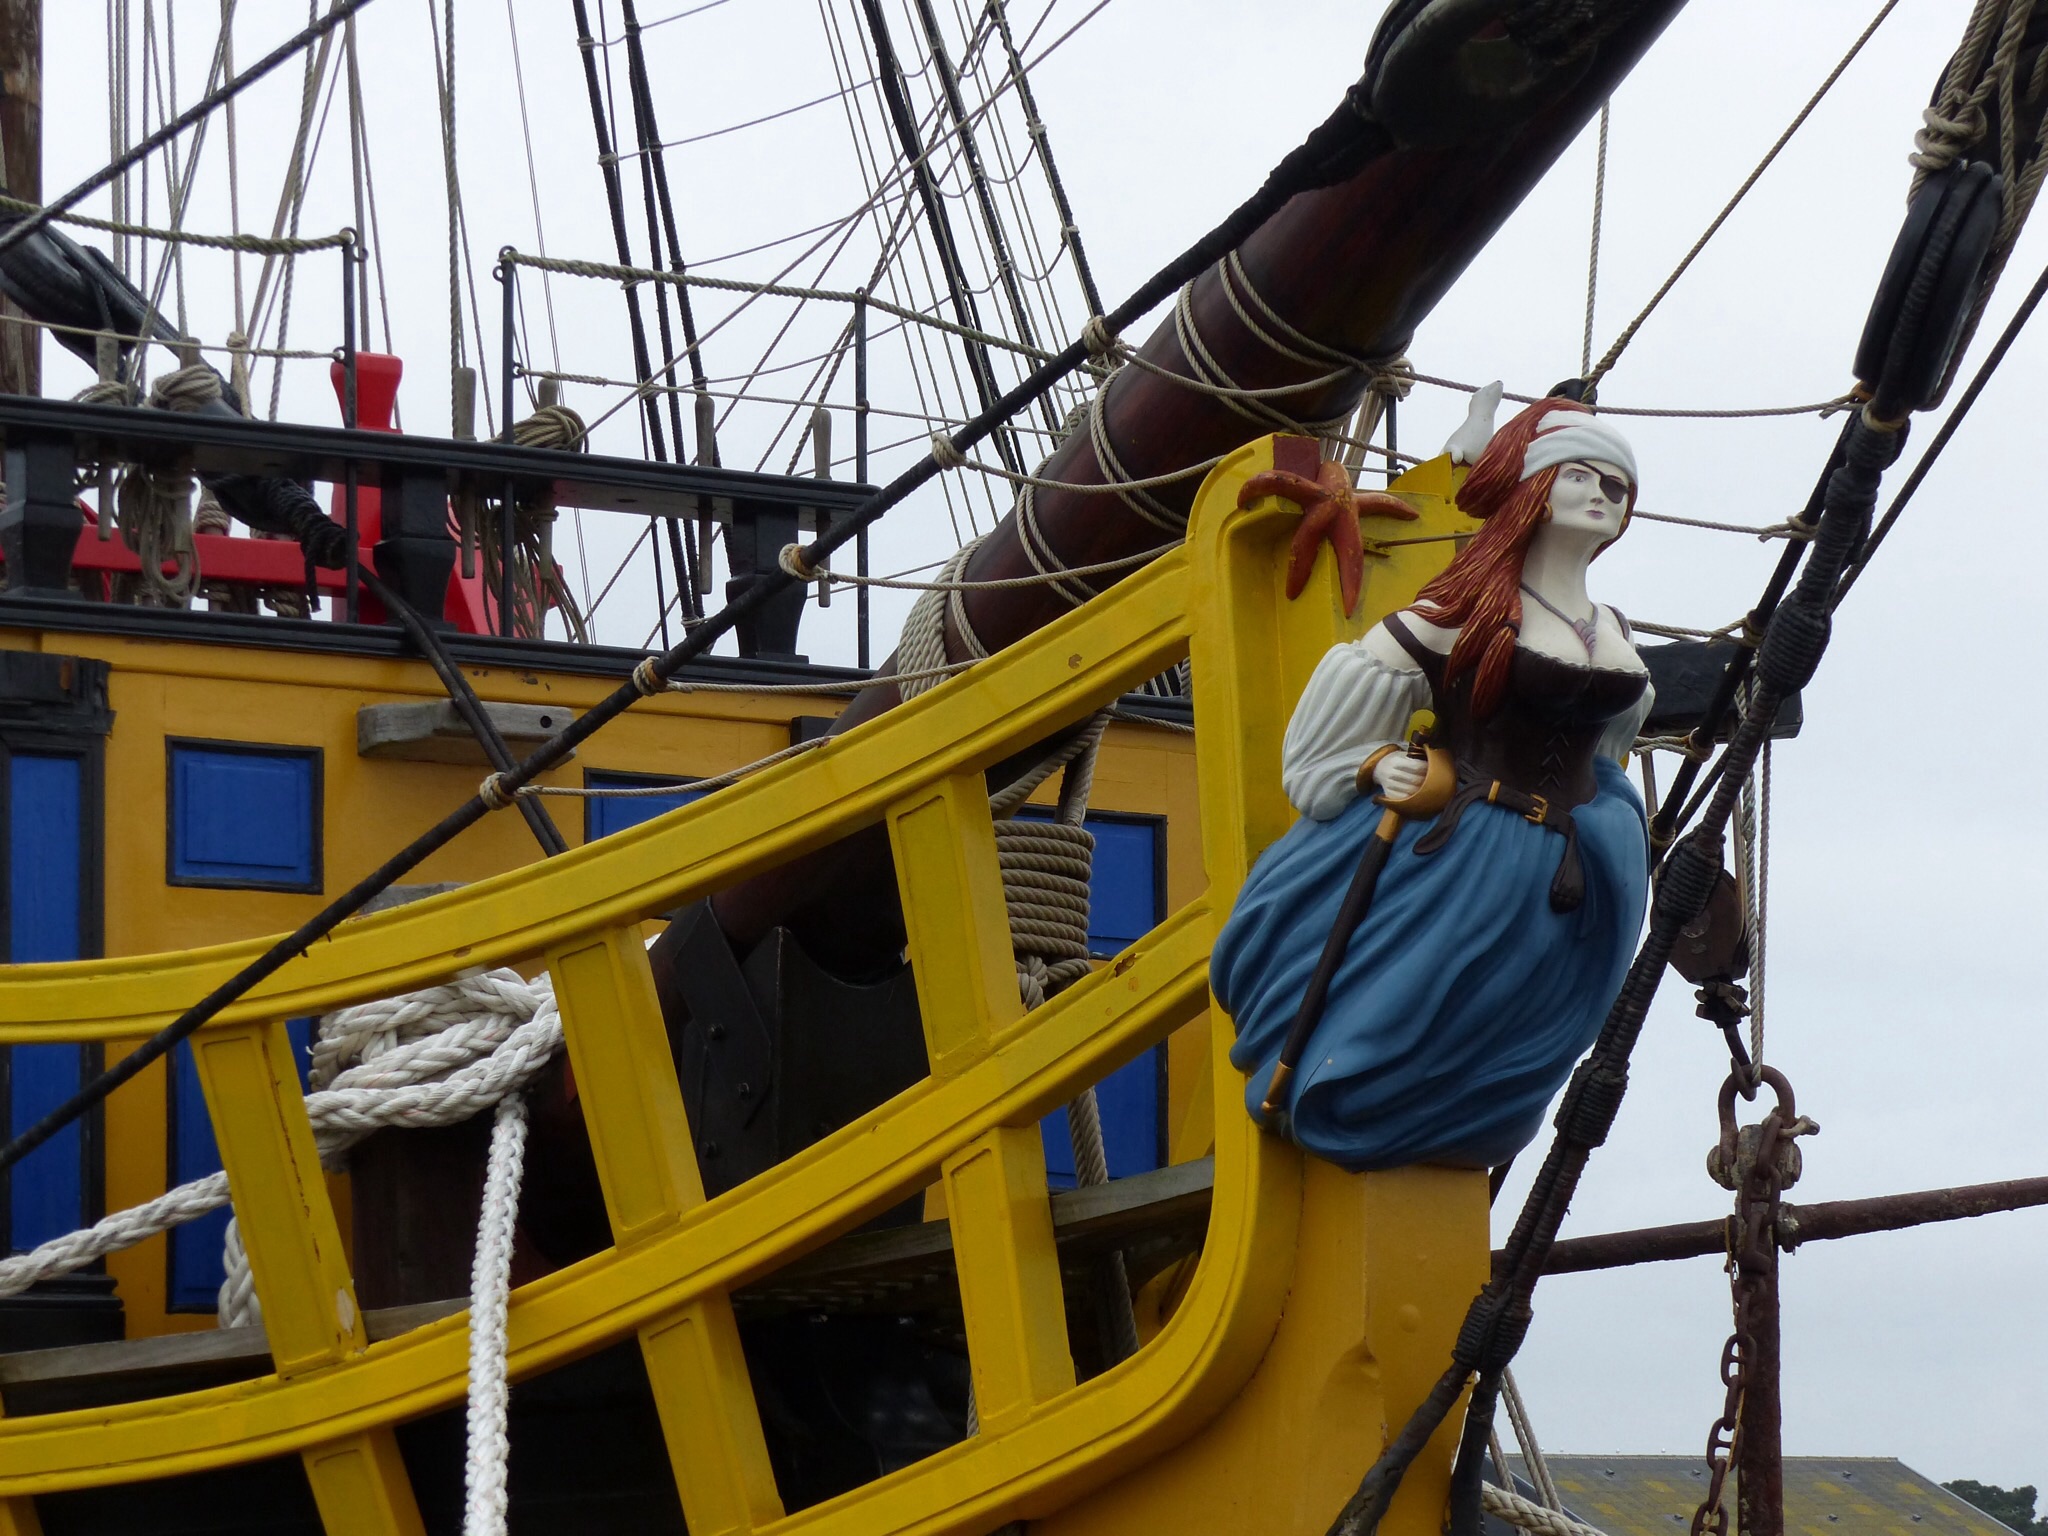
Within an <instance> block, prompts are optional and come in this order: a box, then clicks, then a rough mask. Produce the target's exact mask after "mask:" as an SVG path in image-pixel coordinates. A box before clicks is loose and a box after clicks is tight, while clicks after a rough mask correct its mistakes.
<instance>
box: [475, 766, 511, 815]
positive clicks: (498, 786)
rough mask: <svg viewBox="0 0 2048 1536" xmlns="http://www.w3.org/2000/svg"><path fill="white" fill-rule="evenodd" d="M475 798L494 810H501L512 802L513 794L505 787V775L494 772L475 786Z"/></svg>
mask: <svg viewBox="0 0 2048 1536" xmlns="http://www.w3.org/2000/svg"><path fill="white" fill-rule="evenodd" d="M476 794H477V798H478V799H479V800H481V801H483V803H484V804H485V805H487V806H488V807H490V808H491V809H492V810H494V811H502V810H504V809H505V808H506V807H508V806H509V805H511V804H512V802H513V799H514V796H513V793H512V792H511V791H510V790H507V789H506V788H505V775H503V774H502V773H494V774H492V775H491V776H490V777H489V778H487V779H485V780H484V781H483V783H481V784H479V785H477V787H476Z"/></svg>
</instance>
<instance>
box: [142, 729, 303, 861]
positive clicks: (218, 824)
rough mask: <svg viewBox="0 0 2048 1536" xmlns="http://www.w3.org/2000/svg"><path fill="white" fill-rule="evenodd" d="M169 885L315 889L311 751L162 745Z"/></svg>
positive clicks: (220, 744) (204, 744) (209, 744)
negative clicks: (166, 754) (166, 763)
mask: <svg viewBox="0 0 2048 1536" xmlns="http://www.w3.org/2000/svg"><path fill="white" fill-rule="evenodd" d="M170 755H171V760H170V827H169V834H170V835H169V847H170V871H169V879H170V883H171V884H173V885H209V886H242V887H250V888H254V889H259V890H281V891H317V890H319V889H320V753H319V750H318V749H317V748H304V747H266V746H242V745H238V744H234V743H223V742H180V741H174V742H172V743H171V744H170Z"/></svg>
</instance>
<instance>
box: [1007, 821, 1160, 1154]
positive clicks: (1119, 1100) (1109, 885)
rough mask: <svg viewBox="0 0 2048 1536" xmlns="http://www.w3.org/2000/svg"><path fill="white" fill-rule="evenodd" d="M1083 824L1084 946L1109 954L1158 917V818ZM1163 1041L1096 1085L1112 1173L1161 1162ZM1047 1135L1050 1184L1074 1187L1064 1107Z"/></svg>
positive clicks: (1050, 1119) (1046, 1123) (1045, 1126)
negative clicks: (1086, 849) (1087, 862)
mask: <svg viewBox="0 0 2048 1536" xmlns="http://www.w3.org/2000/svg"><path fill="white" fill-rule="evenodd" d="M1017 814H1018V816H1019V817H1020V818H1025V819H1029V820H1032V821H1050V820H1052V813H1051V812H1049V811H1046V810H1043V809H1041V808H1040V807H1037V806H1027V807H1026V808H1025V809H1023V810H1021V811H1019V812H1018V813H1017ZM1084 825H1086V826H1087V828H1088V830H1089V831H1090V832H1092V833H1094V834H1095V864H1094V869H1093V872H1092V873H1091V875H1090V877H1089V882H1088V949H1089V952H1090V953H1091V954H1094V955H1096V956H1099V957H1102V958H1105V959H1106V958H1108V957H1109V956H1112V955H1115V954H1117V953H1119V952H1120V951H1122V950H1124V949H1126V948H1128V947H1129V946H1130V945H1131V943H1132V942H1133V941H1135V940H1137V939H1139V938H1142V937H1143V936H1144V935H1145V934H1147V933H1150V932H1151V931H1152V929H1153V928H1154V927H1155V926H1156V925H1157V924H1158V922H1159V919H1160V917H1161V915H1162V914H1161V912H1160V910H1159V908H1160V899H1159V886H1160V874H1161V860H1160V851H1159V850H1160V832H1161V829H1162V827H1163V825H1164V824H1163V822H1162V821H1161V820H1160V819H1159V818H1158V817H1151V816H1108V815H1104V816H1090V817H1088V818H1086V820H1085V822H1084ZM1165 1049H1166V1048H1165V1047H1164V1046H1158V1047H1155V1048H1154V1049H1152V1050H1149V1051H1147V1052H1146V1053H1145V1054H1144V1055H1142V1056H1140V1057H1139V1058H1138V1059H1137V1060H1136V1061H1133V1062H1128V1063H1126V1064H1125V1065H1124V1066H1121V1067H1119V1068H1118V1069H1117V1070H1116V1071H1114V1072H1112V1073H1110V1075H1109V1076H1108V1077H1106V1078H1104V1079H1103V1080H1102V1081H1101V1082H1099V1083H1097V1084H1096V1085H1095V1102H1096V1107H1097V1109H1098V1110H1099V1111H1100V1113H1101V1116H1102V1143H1103V1151H1104V1152H1105V1154H1106V1155H1107V1156H1106V1160H1107V1161H1108V1163H1109V1176H1110V1177H1111V1178H1113V1179H1121V1178H1127V1177H1128V1176H1130V1175H1131V1174H1134V1173H1144V1172H1147V1171H1148V1170H1150V1169H1153V1168H1157V1167H1158V1166H1159V1165H1160V1143H1161V1139H1162V1137H1161V1125H1162V1118H1161V1117H1162V1115H1163V1113H1164V1107H1165V1100H1164V1095H1163V1094H1162V1093H1161V1091H1160V1073H1161V1070H1162V1068H1163V1064H1164V1062H1165V1059H1166V1058H1165V1055H1164V1051H1165ZM1040 1125H1041V1129H1042V1131H1043V1133H1044V1136H1045V1172H1046V1181H1047V1182H1048V1183H1049V1184H1051V1185H1052V1187H1053V1188H1054V1189H1072V1188H1073V1187H1074V1182H1075V1181H1074V1143H1073V1137H1072V1135H1071V1133H1070V1132H1069V1131H1068V1129H1067V1112H1066V1111H1065V1110H1064V1109H1058V1110H1055V1111H1053V1113H1051V1114H1050V1115H1047V1116H1046V1117H1045V1119H1044V1120H1043V1121H1042V1122H1040Z"/></svg>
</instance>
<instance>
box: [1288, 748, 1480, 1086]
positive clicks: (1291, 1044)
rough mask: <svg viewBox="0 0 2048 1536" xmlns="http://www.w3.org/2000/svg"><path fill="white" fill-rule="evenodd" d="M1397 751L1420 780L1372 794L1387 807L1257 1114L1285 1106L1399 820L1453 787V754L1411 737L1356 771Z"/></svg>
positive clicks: (1442, 799) (1435, 805)
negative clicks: (1403, 790) (1404, 790)
mask: <svg viewBox="0 0 2048 1536" xmlns="http://www.w3.org/2000/svg"><path fill="white" fill-rule="evenodd" d="M1399 751H1405V752H1407V753H1408V755H1409V756H1411V757H1416V758H1420V759H1422V760H1423V761H1424V762H1425V763H1426V764H1427V767H1426V768H1425V769H1424V771H1423V776H1422V783H1421V784H1420V785H1419V786H1417V788H1416V790H1415V792H1414V793H1413V794H1410V795H1403V796H1401V797H1400V798H1398V799H1394V800H1389V799H1388V798H1387V797H1386V796H1385V795H1375V796H1373V800H1374V802H1375V803H1376V804H1378V805H1381V806H1383V807H1385V809H1383V810H1382V811H1381V812H1380V820H1379V825H1378V826H1377V827H1375V828H1373V833H1372V836H1371V837H1369V838H1367V839H1366V840H1365V851H1364V852H1363V853H1362V854H1360V855H1359V859H1358V872H1357V873H1356V874H1354V875H1353V876H1352V877H1351V886H1350V888H1349V889H1348V890H1346V891H1345V893H1344V902H1343V905H1341V906H1339V907H1338V908H1337V920H1336V922H1334V923H1333V924H1331V926H1330V936H1329V938H1327V939H1325V940H1324V941H1323V953H1322V956H1321V958H1320V959H1318V960H1317V961H1316V968H1315V974H1314V975H1312V976H1310V977H1309V982H1308V990H1307V991H1305V992H1303V993H1302V994H1301V1007H1300V1009H1299V1010H1298V1011H1297V1012H1296V1013H1295V1015H1294V1022H1293V1024H1291V1025H1289V1026H1288V1030H1287V1038H1286V1039H1285V1040H1284V1041H1282V1042H1281V1045H1280V1059H1279V1060H1278V1061H1277V1062H1276V1063H1274V1066H1273V1077H1272V1081H1271V1082H1269V1083H1268V1084H1267V1085H1266V1097H1265V1100H1264V1102H1263V1103H1261V1104H1260V1105H1259V1111H1260V1113H1261V1114H1266V1115H1277V1114H1279V1113H1280V1112H1281V1111H1282V1110H1284V1109H1285V1108H1286V1107H1287V1087H1288V1084H1289V1083H1290V1082H1292V1081H1293V1079H1294V1069H1295V1068H1296V1067H1297V1066H1298V1065H1299V1064H1300V1062H1301V1053H1302V1052H1303V1051H1304V1050H1306V1049H1307V1048H1308V1038H1309V1036H1310V1035H1312V1034H1314V1033H1315V1028H1316V1025H1317V1024H1319V1023H1321V1022H1322V1017H1323V1005H1324V1004H1325V1003H1326V1002H1327V1001H1328V1000H1329V995H1330V983H1331V982H1332V981H1333V980H1335V978H1336V975H1337V967H1338V966H1339V965H1341V964H1342V963H1343V960H1344V951H1345V950H1346V949H1348V948H1349V947H1350V945H1351V936H1352V934H1354V933H1356V932H1357V931H1358V925H1359V924H1360V923H1361V922H1363V921H1364V920H1365V914H1366V913H1367V912H1368V911H1369V910H1370V909H1371V907H1372V896H1373V892H1374V891H1375V890H1376V889H1377V888H1378V886H1379V883H1380V871H1381V870H1383V869H1385V868H1386V867H1387V855H1388V854H1390V853H1392V852H1393V849H1394V839H1395V838H1396V837H1397V836H1399V835H1400V831H1401V823H1402V822H1404V821H1420V820H1422V819H1423V818H1424V817H1428V816H1434V815H1436V813H1437V812H1438V811H1440V810H1442V809H1443V808H1444V805H1445V803H1446V802H1448V801H1449V800H1450V798H1451V793H1452V791H1453V790H1454V789H1455V788H1456V787H1457V778H1458V773H1457V765H1456V763H1455V762H1454V761H1453V759H1452V757H1451V754H1450V753H1449V752H1447V751H1445V750H1444V749H1443V748H1441V747H1431V746H1427V745H1424V744H1423V743H1421V742H1417V741H1411V742H1410V743H1409V744H1408V745H1407V746H1406V747H1385V748H1381V749H1380V751H1379V752H1376V753H1374V754H1373V756H1371V757H1369V758H1367V759H1366V761H1365V765H1364V767H1362V768H1360V769H1359V777H1360V778H1361V779H1364V778H1367V777H1368V776H1369V774H1370V771H1371V770H1372V769H1373V768H1374V767H1376V766H1378V764H1379V760H1380V758H1381V757H1383V756H1385V755H1386V754H1387V753H1388V752H1399Z"/></svg>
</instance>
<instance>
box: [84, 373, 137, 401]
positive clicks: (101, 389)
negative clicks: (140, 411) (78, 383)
mask: <svg viewBox="0 0 2048 1536" xmlns="http://www.w3.org/2000/svg"><path fill="white" fill-rule="evenodd" d="M71 398H72V399H73V400H75V401H77V402H78V403H79V404H80V405H133V404H134V403H135V389H134V387H133V386H132V385H129V384H124V383H122V382H121V381H120V380H119V379H101V380H100V381H99V382H98V383H96V384H88V385H86V386H85V388H83V389H81V390H80V391H79V392H78V393H77V394H75V395H73V396H72V397H71Z"/></svg>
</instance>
